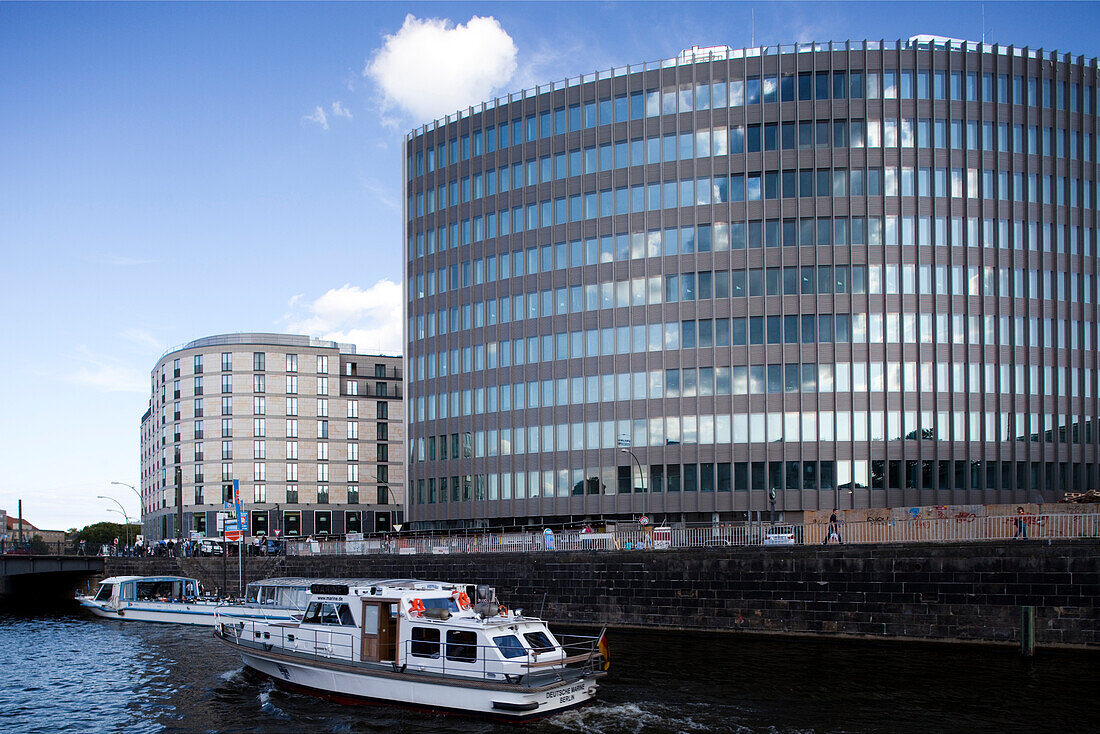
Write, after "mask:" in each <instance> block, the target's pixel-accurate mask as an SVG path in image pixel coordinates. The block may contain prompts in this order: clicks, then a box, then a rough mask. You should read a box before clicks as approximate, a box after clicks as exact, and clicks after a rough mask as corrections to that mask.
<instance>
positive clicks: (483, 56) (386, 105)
mask: <svg viewBox="0 0 1100 734" xmlns="http://www.w3.org/2000/svg"><path fill="white" fill-rule="evenodd" d="M515 71H516V44H515V43H514V42H513V41H512V38H511V36H509V35H508V33H507V32H506V31H505V30H504V28H502V27H501V25H500V22H499V21H498V20H497V19H496V18H493V17H488V18H482V17H480V16H476V15H475V16H473V17H472V18H470V20H469V21H468V22H467V23H465V24H458V25H453V24H452V21H450V20H449V19H445V18H426V19H420V18H417V17H416V16H414V15H412V14H409V15H406V16H405V22H404V23H403V24H402V26H401V28H400V30H398V31H397V32H396V33H394V34H393V35H387V36H386V38H385V42H384V43H383V44H382V47H381V48H379V49H378V50H377V51H375V53H374V55H373V57H372V58H371V60H370V62H369V63H368V64H367V66H366V68H365V69H363V76H366V77H369V78H370V79H371V80H373V81H374V82H375V84H376V85H377V86H378V88H379V90H380V92H381V95H382V101H381V111H382V117H383V122H384V123H385V124H387V125H391V126H396V125H398V124H399V121H398V120H396V119H390V118H389V116H390V115H391V114H394V113H397V114H407V115H411V116H412V117H413V118H415V119H416V120H417V121H421V122H426V121H428V120H431V119H434V118H437V117H442V116H443V115H446V114H449V113H451V112H454V111H456V110H459V109H461V108H463V107H468V106H469V105H472V104H476V103H478V102H481V101H482V100H485V99H489V98H490V97H492V95H493V91H494V90H497V89H500V88H502V87H503V86H504V85H506V84H508V82H509V81H510V80H511V79H512V75H513V74H514V73H515Z"/></svg>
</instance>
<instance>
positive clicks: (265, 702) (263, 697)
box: [259, 684, 290, 719]
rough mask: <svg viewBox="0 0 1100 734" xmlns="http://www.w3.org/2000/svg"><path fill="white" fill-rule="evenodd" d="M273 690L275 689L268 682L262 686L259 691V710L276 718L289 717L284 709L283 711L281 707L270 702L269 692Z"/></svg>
mask: <svg viewBox="0 0 1100 734" xmlns="http://www.w3.org/2000/svg"><path fill="white" fill-rule="evenodd" d="M273 690H275V686H274V685H271V684H268V685H267V686H265V687H264V689H263V690H262V691H260V695H259V699H260V710H261V711H263V712H264V713H265V714H267V715H268V716H271V717H274V718H276V719H289V718H290V717H289V716H288V715H287V713H286V712H285V711H283V710H282V709H281V708H279V707H278V706H276V705H275V704H273V703H272V702H271V692H272V691H273Z"/></svg>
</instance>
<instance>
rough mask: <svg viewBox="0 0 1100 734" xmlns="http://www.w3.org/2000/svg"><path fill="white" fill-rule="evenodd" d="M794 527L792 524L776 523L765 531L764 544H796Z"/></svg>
mask: <svg viewBox="0 0 1100 734" xmlns="http://www.w3.org/2000/svg"><path fill="white" fill-rule="evenodd" d="M794 544H795V539H794V527H793V526H791V525H776V526H775V527H772V528H768V529H767V531H765V533H764V545H794Z"/></svg>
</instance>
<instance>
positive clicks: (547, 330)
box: [406, 40, 1100, 526]
mask: <svg viewBox="0 0 1100 734" xmlns="http://www.w3.org/2000/svg"><path fill="white" fill-rule="evenodd" d="M1098 103H1100V95H1098V94H1097V66H1096V61H1095V59H1093V60H1091V61H1089V62H1088V63H1086V62H1085V60H1084V59H1082V58H1071V57H1068V56H1064V55H1062V54H1054V55H1052V54H1040V53H1035V52H1028V51H1026V50H1023V51H1021V50H1017V49H1005V48H1001V47H994V46H984V47H979V46H977V45H976V44H960V45H950V44H946V43H941V42H938V41H932V42H928V43H918V42H916V41H915V40H914V41H911V42H904V43H898V44H870V43H858V44H857V43H850V44H825V45H821V44H817V45H808V46H805V47H797V48H795V47H792V48H790V49H787V48H783V49H778V48H777V49H751V50H745V51H738V52H734V51H729V50H723V51H722V52H720V53H717V54H709V55H706V56H702V55H698V54H696V55H692V54H691V53H689V52H685V54H684V55H681V57H680V58H679V59H677V60H674V61H671V62H662V63H659V64H649V65H646V66H643V67H637V68H634V67H631V68H628V69H625V70H616V71H615V72H613V73H608V74H596V75H592V76H591V77H584V78H582V79H578V80H570V81H568V82H563V83H560V84H555V85H549V86H547V87H545V88H539V89H538V90H534V91H532V92H528V93H524V94H517V95H513V96H511V97H509V98H507V99H501V100H497V101H496V102H495V103H493V104H491V105H482V106H481V107H479V108H475V109H471V110H469V111H468V112H467V113H464V114H462V115H456V116H454V117H452V118H448V119H447V120H446V121H440V122H439V123H436V124H434V125H432V126H429V127H425V128H423V129H421V130H418V131H416V132H415V133H413V134H410V135H409V136H408V139H407V156H408V157H407V164H406V165H407V171H406V173H407V194H408V197H407V212H406V213H407V244H406V247H407V252H406V263H407V286H406V287H407V289H408V291H407V299H406V307H407V319H408V320H407V335H406V336H407V344H408V351H407V358H408V386H409V397H410V400H409V409H408V435H409V467H408V470H409V471H408V475H409V482H410V483H409V490H410V491H409V508H408V509H409V514H410V519H411V520H412V521H413V522H414V523H416V524H417V525H419V526H429V525H468V524H490V525H495V524H511V523H513V522H514V523H517V524H524V523H528V522H531V523H534V522H540V521H541V522H551V521H562V520H565V521H568V520H579V519H581V518H586V517H587V518H597V517H604V518H629V517H632V516H636V515H637V514H639V513H640V512H642V511H643V510H645V511H648V512H649V513H650V514H656V515H657V516H658V517H667V518H668V519H670V520H681V519H683V520H688V521H692V520H707V521H709V520H712V519H714V518H715V515H714V513H718V515H717V517H718V518H721V519H726V518H728V519H734V518H736V517H738V516H739V515H736V514H734V513H744V512H745V511H746V510H750V509H751V510H767V509H768V508H769V506H770V505H769V496H770V494H771V491H772V490H774V492H775V508H776V510H778V511H787V512H788V513H791V512H797V511H800V510H804V509H805V510H816V509H827V508H831V507H834V506H835V505H836V503H838V502H839V504H840V506H842V507H847V506H849V504H851V505H853V506H856V507H859V506H898V505H905V504H913V505H930V504H944V503H960V504H961V503H979V502H1017V501H1023V500H1024V499H1025V498H1026V499H1034V498H1037V497H1042V498H1043V499H1045V500H1047V501H1052V500H1054V499H1058V498H1060V497H1061V495H1062V492H1063V491H1083V490H1085V489H1088V488H1093V487H1095V486H1096V482H1097V477H1096V466H1095V465H1096V457H1097V453H1096V441H1097V438H1098V436H1097V432H1096V425H1095V424H1096V415H1097V403H1096V394H1097V368H1096V358H1095V346H1096V339H1097V334H1096V331H1095V329H1096V308H1097V305H1096V304H1097V303H1098V301H1100V280H1098V279H1097V277H1096V256H1097V242H1098V235H1100V232H1098V230H1097V225H1096V223H1095V221H1094V219H1095V217H1094V212H1095V211H1096V209H1097V206H1098V205H1100V189H1098V188H1097V186H1096V159H1097V158H1096V156H1097V150H1096V137H1097V130H1096V122H1097V116H1096V113H1097V105H1098ZM623 448H628V449H629V452H632V453H633V455H631V453H629V452H624V451H623V450H622V449H623ZM635 458H637V461H636V462H635V460H634V459H635Z"/></svg>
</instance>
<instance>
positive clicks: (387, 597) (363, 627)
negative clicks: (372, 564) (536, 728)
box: [214, 579, 609, 721]
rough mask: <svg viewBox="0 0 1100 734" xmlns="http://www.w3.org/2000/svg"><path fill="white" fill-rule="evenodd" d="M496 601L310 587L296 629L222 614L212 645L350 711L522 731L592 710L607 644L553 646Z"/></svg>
mask: <svg viewBox="0 0 1100 734" xmlns="http://www.w3.org/2000/svg"><path fill="white" fill-rule="evenodd" d="M471 592H472V593H475V595H476V598H477V601H476V603H473V604H471V603H470V599H469V593H471ZM495 596H496V595H495V592H494V591H493V590H492V589H490V588H489V587H487V586H480V587H477V589H476V591H475V590H474V588H473V587H468V586H464V585H456V584H445V583H437V582H430V581H417V580H412V579H387V580H373V579H360V580H354V581H351V580H347V581H344V582H341V583H314V584H313V586H312V588H311V596H310V600H309V606H308V607H307V608H306V613H305V616H304V617H303V618H302V620H301V621H300V622H277V621H257V620H243V619H233V618H228V617H224V616H223V615H222V613H221V611H220V610H219V612H218V624H217V625H216V626H215V628H214V633H215V635H217V636H218V638H219V639H221V640H222V641H223V642H225V643H226V644H228V645H230V646H231V647H233V648H235V649H236V650H237V651H238V652H239V653H240V655H241V658H242V659H243V660H244V663H245V665H247V666H248V667H250V668H253V669H255V670H257V671H259V672H260V673H263V674H265V675H267V676H269V677H271V678H273V679H275V680H277V681H279V682H280V683H282V684H284V685H289V686H291V687H295V688H300V689H303V690H305V691H307V692H311V693H314V694H318V695H321V696H324V697H326V698H329V699H331V700H335V701H338V702H342V703H382V704H391V705H397V706H404V707H411V708H416V709H426V710H431V711H436V712H441V713H457V714H465V715H476V716H485V717H489V718H494V719H498V720H507V721H525V720H529V719H534V718H541V717H544V716H549V715H552V714H556V713H559V712H561V711H563V710H565V709H568V708H573V707H575V706H580V705H582V704H584V703H586V702H588V701H590V700H591V699H592V698H593V697H594V696H595V694H596V689H597V687H598V686H597V683H596V679H597V678H599V677H601V676H603V675H605V674H606V673H605V670H606V668H607V662H608V659H609V653H608V650H607V646H606V639H605V637H604V635H603V634H601V635H600V636H599V637H571V638H566V637H565V636H562V637H560V638H557V637H555V636H554V635H553V634H552V633H551V632H550V630H549V629H548V628H547V626H546V624H545V623H544V622H543V621H542V620H540V619H536V618H533V617H526V616H524V615H523V612H522V610H509V609H506V608H505V607H504V606H502V605H500V604H499V603H497V601H496V598H495Z"/></svg>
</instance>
